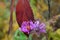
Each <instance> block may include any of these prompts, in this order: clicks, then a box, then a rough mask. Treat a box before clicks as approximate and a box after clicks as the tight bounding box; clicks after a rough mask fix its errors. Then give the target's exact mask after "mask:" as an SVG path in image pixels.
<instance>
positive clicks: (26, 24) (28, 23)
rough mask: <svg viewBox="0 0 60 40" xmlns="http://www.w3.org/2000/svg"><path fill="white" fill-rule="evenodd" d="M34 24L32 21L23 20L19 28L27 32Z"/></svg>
mask: <svg viewBox="0 0 60 40" xmlns="http://www.w3.org/2000/svg"><path fill="white" fill-rule="evenodd" d="M34 27H35V25H34V23H33V22H32V21H24V22H23V23H22V25H21V28H20V30H21V31H22V32H26V33H28V34H29V32H30V30H32V29H34Z"/></svg>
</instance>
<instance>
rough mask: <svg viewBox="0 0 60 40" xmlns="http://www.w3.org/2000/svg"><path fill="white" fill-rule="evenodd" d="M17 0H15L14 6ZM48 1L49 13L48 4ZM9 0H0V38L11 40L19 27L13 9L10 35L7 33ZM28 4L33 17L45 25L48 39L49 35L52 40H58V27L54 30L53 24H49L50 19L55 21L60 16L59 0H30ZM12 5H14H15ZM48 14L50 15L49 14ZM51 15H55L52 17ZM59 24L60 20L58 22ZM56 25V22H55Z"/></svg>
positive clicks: (59, 32) (59, 36)
mask: <svg viewBox="0 0 60 40" xmlns="http://www.w3.org/2000/svg"><path fill="white" fill-rule="evenodd" d="M16 3H17V0H15V6H16ZM48 3H50V13H49V6H48ZM10 5H11V1H10V0H0V40H12V38H13V36H12V35H13V34H14V32H15V31H16V30H17V29H18V28H19V27H18V24H17V22H16V16H15V10H14V12H13V28H12V31H11V33H10V35H8V34H7V31H8V29H9V20H10ZM30 5H31V8H32V10H33V13H34V17H35V19H41V20H42V21H44V22H45V23H46V24H47V25H46V30H47V32H48V35H49V36H48V39H49V40H50V37H52V38H53V40H60V29H57V30H56V31H55V32H53V31H52V30H53V29H54V27H53V26H50V21H52V20H54V21H56V20H57V19H58V17H59V16H60V0H50V1H49V2H48V0H30ZM15 6H14V7H15ZM49 15H50V16H49ZM53 17H55V18H54V19H53ZM59 24H60V22H59ZM56 25H58V24H56Z"/></svg>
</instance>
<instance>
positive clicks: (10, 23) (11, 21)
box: [8, 0, 14, 34]
mask: <svg viewBox="0 0 60 40" xmlns="http://www.w3.org/2000/svg"><path fill="white" fill-rule="evenodd" d="M13 9H14V0H11V9H10V21H9V30H8V34H10V32H11V30H12V25H13Z"/></svg>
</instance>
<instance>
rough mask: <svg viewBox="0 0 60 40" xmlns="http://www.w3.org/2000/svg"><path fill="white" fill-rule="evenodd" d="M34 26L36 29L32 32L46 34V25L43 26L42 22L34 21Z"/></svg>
mask: <svg viewBox="0 0 60 40" xmlns="http://www.w3.org/2000/svg"><path fill="white" fill-rule="evenodd" d="M35 25H36V27H35V29H34V30H37V31H38V32H40V33H46V25H45V23H43V22H42V23H40V21H39V20H37V21H35Z"/></svg>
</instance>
